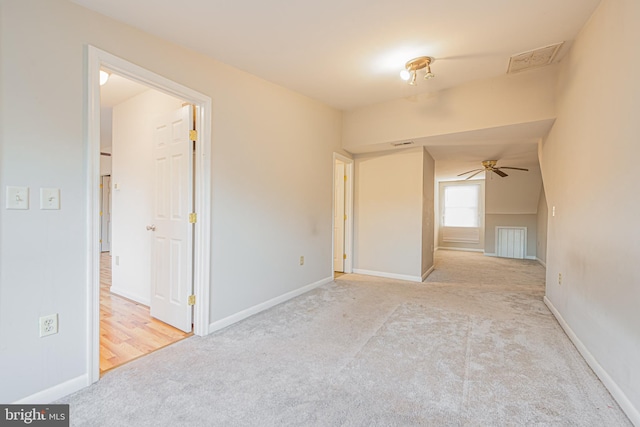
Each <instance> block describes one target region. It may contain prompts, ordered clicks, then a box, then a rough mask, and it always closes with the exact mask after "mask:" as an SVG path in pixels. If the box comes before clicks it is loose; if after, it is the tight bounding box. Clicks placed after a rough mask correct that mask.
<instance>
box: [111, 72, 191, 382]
mask: <svg viewBox="0 0 640 427" xmlns="http://www.w3.org/2000/svg"><path fill="white" fill-rule="evenodd" d="M103 83H104V84H103V85H102V86H101V89H100V95H101V99H100V109H101V131H102V132H101V141H100V142H101V153H100V154H101V165H100V166H101V168H100V169H101V175H102V182H101V192H102V197H101V200H102V207H101V211H100V216H101V225H102V233H101V249H102V254H101V256H100V262H101V265H100V273H101V274H100V372H101V374H103V373H105V372H106V371H107V370H111V369H113V368H116V367H118V366H120V365H122V364H124V363H126V362H129V361H131V360H134V359H136V358H138V357H141V356H143V355H146V354H149V353H151V352H153V351H155V350H158V349H160V348H162V347H164V346H166V345H169V344H172V343H174V342H176V341H179V340H181V339H183V338H185V337H186V336H189V335H191V331H192V308H191V307H190V306H189V305H188V297H189V295H190V294H191V293H192V289H191V286H192V280H191V278H192V262H191V258H192V245H191V242H192V239H193V224H191V223H190V222H189V221H188V218H187V215H188V214H187V213H188V212H192V211H193V199H194V197H193V185H192V184H193V179H192V177H193V171H194V165H193V151H194V150H193V144H192V141H190V139H189V138H190V131H191V130H192V129H193V130H195V126H196V123H195V120H194V119H193V118H194V117H193V116H194V115H193V109H194V107H193V106H191V105H189V104H186V103H184V102H183V101H182V100H181V99H178V98H176V97H173V96H170V95H166V94H164V93H162V92H159V91H157V90H155V89H151V88H149V87H147V86H145V85H141V84H138V83H135V82H133V81H130V80H128V79H126V78H123V77H122V76H119V75H117V74H115V73H112V74H111V75H110V76H109V78H108V79H106V81H104V82H103ZM106 154H108V155H106ZM105 173H109V175H104V174H105ZM112 178H113V180H112ZM112 189H113V190H114V191H111V190H112ZM111 214H113V221H108V218H110V217H111ZM107 234H108V235H109V236H107ZM107 237H111V238H107ZM167 241H169V242H170V244H166V242H167ZM105 242H108V243H109V245H108V246H106V245H105ZM175 255H179V256H175ZM169 272H174V274H170V273H169ZM175 272H178V274H176V273H175ZM167 295H171V297H170V298H168V297H166V296H167Z"/></svg>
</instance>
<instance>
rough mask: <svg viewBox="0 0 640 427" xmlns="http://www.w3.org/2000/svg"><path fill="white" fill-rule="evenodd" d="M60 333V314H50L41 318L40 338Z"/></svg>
mask: <svg viewBox="0 0 640 427" xmlns="http://www.w3.org/2000/svg"><path fill="white" fill-rule="evenodd" d="M57 333H58V314H57V313H56V314H50V315H48V316H42V317H41V318H40V337H46V336H47V335H53V334H57Z"/></svg>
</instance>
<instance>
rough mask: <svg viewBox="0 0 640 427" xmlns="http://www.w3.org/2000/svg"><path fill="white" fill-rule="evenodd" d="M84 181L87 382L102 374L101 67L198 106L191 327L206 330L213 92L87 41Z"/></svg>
mask: <svg viewBox="0 0 640 427" xmlns="http://www.w3.org/2000/svg"><path fill="white" fill-rule="evenodd" d="M86 54H87V80H86V85H87V86H86V88H87V92H86V93H87V99H86V105H85V114H86V116H85V120H86V132H87V134H86V135H85V140H86V158H85V164H86V174H87V175H86V183H87V194H86V197H87V216H86V233H87V242H86V244H87V259H86V265H87V269H86V271H87V303H86V304H87V353H86V364H87V365H86V366H87V371H88V375H87V379H88V380H87V385H90V384H92V383H94V382H96V381H98V379H99V378H100V244H99V242H100V215H99V213H100V191H99V188H100V84H99V76H100V69H101V68H104V69H106V70H109V71H111V72H114V73H116V74H118V75H121V76H123V77H126V78H127V79H130V80H133V81H135V82H138V83H141V84H144V85H146V86H149V87H150V88H152V89H155V90H158V91H160V92H163V93H166V94H168V95H171V96H174V97H176V98H179V99H182V100H184V101H185V102H189V103H191V104H193V105H195V106H196V114H197V123H198V133H199V135H198V138H197V141H196V160H195V185H196V191H195V198H196V204H195V208H196V213H197V214H198V221H197V223H196V224H195V233H194V250H193V265H194V271H193V277H194V289H193V291H194V294H195V295H196V304H195V306H194V311H193V332H194V334H195V335H200V336H204V335H207V334H208V333H209V330H208V328H209V305H210V304H209V302H210V259H211V258H210V254H211V226H210V224H211V148H210V145H211V144H210V143H209V141H211V109H212V102H211V98H210V97H208V96H206V95H203V94H201V93H199V92H196V91H194V90H192V89H189V88H188V87H185V86H183V85H181V84H179V83H176V82H174V81H171V80H169V79H167V78H165V77H162V76H160V75H158V74H155V73H154V72H152V71H149V70H146V69H144V68H142V67H140V66H137V65H135V64H132V63H131V62H128V61H126V60H124V59H121V58H119V57H117V56H114V55H112V54H110V53H108V52H105V51H103V50H100V49H98V48H96V47H94V46H90V45H89V46H87V51H86Z"/></svg>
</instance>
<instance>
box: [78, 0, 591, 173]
mask: <svg viewBox="0 0 640 427" xmlns="http://www.w3.org/2000/svg"><path fill="white" fill-rule="evenodd" d="M71 1H73V2H74V3H77V4H79V5H82V6H85V7H87V8H89V9H93V10H95V11H97V12H100V13H102V14H104V15H107V16H110V17H112V18H114V19H116V20H118V21H121V22H125V23H127V24H130V25H132V26H134V27H137V28H139V29H141V30H143V31H145V32H148V33H151V34H155V35H157V36H159V37H162V38H164V39H167V40H170V41H172V42H175V43H177V44H179V45H182V46H185V47H187V48H189V49H192V50H195V51H198V52H200V53H202V54H205V55H208V56H210V57H212V58H214V59H217V60H219V61H221V62H224V63H226V64H229V65H231V66H234V67H236V68H238V69H241V70H244V71H246V72H249V73H251V74H253V75H255V76H258V77H260V78H263V79H265V80H267V81H271V82H273V83H276V84H278V85H280V86H283V87H286V88H289V89H291V90H294V91H296V92H299V93H302V94H304V95H307V96H309V97H311V98H314V99H317V100H319V101H322V102H324V103H326V104H328V105H330V106H333V107H335V108H337V109H341V110H351V109H355V108H358V107H362V106H365V105H370V104H373V103H379V102H384V101H388V100H392V99H398V98H405V97H410V96H415V95H417V94H422V93H432V92H436V91H439V90H443V89H446V88H450V87H454V86H458V85H461V84H463V83H467V82H470V81H473V80H478V79H485V78H490V77H496V76H500V75H504V74H505V73H506V70H507V67H508V64H509V58H510V56H512V55H514V54H518V53H522V52H525V51H529V50H532V49H536V48H540V47H544V46H547V45H550V44H554V43H558V42H562V41H564V42H565V43H564V45H563V47H562V48H561V50H560V52H559V53H558V55H557V56H556V62H557V61H558V60H560V59H561V58H562V56H563V55H564V54H565V53H566V52H567V50H568V48H569V47H570V45H571V41H572V40H573V39H574V38H575V36H576V35H577V33H578V32H579V30H580V29H581V28H582V26H583V25H584V24H585V22H586V21H587V20H588V18H589V16H590V15H591V13H592V12H593V11H594V9H595V8H596V7H597V5H598V4H599V3H600V0H562V1H558V0H518V1H513V0H482V1H478V0H447V1H444V0H403V1H402V2H397V1H393V0H346V1H345V0H324V1H322V2H318V1H309V0H300V1H291V0H269V1H257V0H236V1H230V0H183V1H179V2H178V1H162V2H158V1H157V0H71ZM422 55H428V56H432V57H434V58H435V62H434V63H433V65H432V71H433V72H434V73H435V75H436V78H434V79H431V80H429V81H424V80H420V81H419V83H418V85H417V86H409V85H408V84H407V83H406V82H404V81H402V80H401V79H400V77H399V72H400V70H401V69H402V68H403V67H404V63H405V62H406V61H408V60H409V59H412V58H414V57H416V56H422ZM551 124H552V123H542V124H539V125H540V126H538V128H536V129H535V130H536V131H537V132H538V133H535V132H533V133H532V129H528V128H524V129H520V128H513V129H499V130H498V131H497V132H498V134H499V135H492V134H491V132H489V133H486V132H485V133H483V131H475V132H471V133H467V134H464V135H463V134H456V135H452V136H450V137H448V140H447V138H444V139H445V140H447V141H444V140H443V141H435V140H428V139H425V140H419V139H418V140H416V141H415V144H416V145H428V146H429V151H430V152H431V153H432V155H433V157H434V158H435V159H436V160H437V165H438V175H439V176H440V174H445V172H446V171H447V170H449V171H448V172H446V174H449V175H451V174H453V171H454V170H455V171H459V172H458V173H460V172H464V171H465V170H469V169H475V168H476V167H477V166H475V165H477V164H479V162H480V161H481V160H487V159H489V157H491V156H500V155H502V156H508V155H509V156H512V158H513V159H512V161H513V162H520V164H513V163H512V162H511V161H510V163H511V164H510V165H513V166H520V165H521V164H524V163H527V162H532V161H533V162H536V161H537V160H536V150H534V149H533V148H532V147H534V146H535V143H536V141H537V140H538V139H539V138H540V136H542V135H545V134H546V132H548V129H549V128H550V127H551ZM539 132H543V133H539ZM505 135H506V136H505ZM439 142H440V143H439ZM526 145H529V147H528V148H525V147H524V146H526ZM471 147H473V148H471ZM483 147H484V148H483ZM370 148H373V147H370ZM386 148H387V149H388V145H387V146H386ZM368 151H371V150H368ZM470 157H473V159H471V158H470ZM464 159H467V160H464ZM505 160H507V159H505ZM470 163H472V164H474V166H473V167H467V164H470ZM504 165H506V164H504ZM454 175H455V174H454Z"/></svg>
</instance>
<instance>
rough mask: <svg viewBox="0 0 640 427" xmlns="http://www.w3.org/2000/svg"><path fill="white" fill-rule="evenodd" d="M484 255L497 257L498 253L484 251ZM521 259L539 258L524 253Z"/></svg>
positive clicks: (536, 259)
mask: <svg viewBox="0 0 640 427" xmlns="http://www.w3.org/2000/svg"><path fill="white" fill-rule="evenodd" d="M484 255H485V256H492V257H496V258H498V254H497V253H491V252H485V253H484ZM507 258H509V257H507ZM509 259H520V258H509ZM522 259H531V260H535V261H539V259H538V258H536V257H535V256H533V255H525V256H524V258H522Z"/></svg>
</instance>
